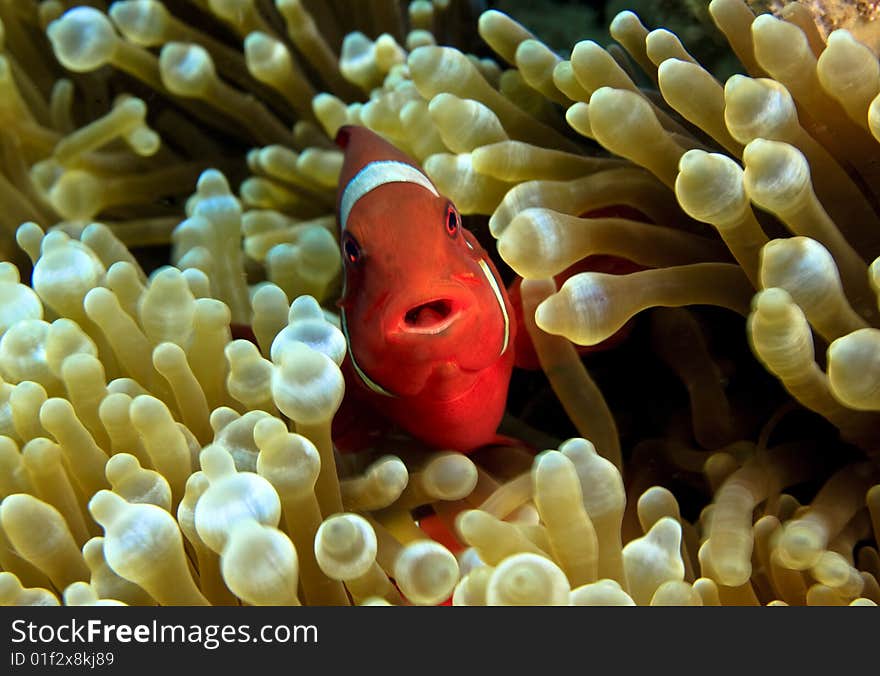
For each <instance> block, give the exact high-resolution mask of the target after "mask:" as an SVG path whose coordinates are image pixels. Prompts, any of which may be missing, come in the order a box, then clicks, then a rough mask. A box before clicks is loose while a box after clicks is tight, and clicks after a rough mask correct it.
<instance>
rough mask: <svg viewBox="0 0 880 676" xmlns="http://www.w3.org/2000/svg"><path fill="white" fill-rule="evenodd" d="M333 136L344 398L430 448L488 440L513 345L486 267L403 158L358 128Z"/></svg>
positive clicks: (450, 210)
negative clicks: (337, 156)
mask: <svg viewBox="0 0 880 676" xmlns="http://www.w3.org/2000/svg"><path fill="white" fill-rule="evenodd" d="M336 142H337V144H338V145H339V146H340V147H342V148H343V150H344V153H345V156H344V160H343V165H342V171H341V175H340V182H339V190H338V195H337V216H338V225H339V235H340V237H339V240H340V250H341V253H342V259H343V270H344V282H343V291H342V298H341V299H340V301H339V312H340V321H341V327H342V331H343V333H344V334H345V338H346V342H347V344H348V354H347V357H346V359H345V362H344V363H343V371H344V373H345V376H346V386H347V387H346V389H347V393H348V394H349V395H351V399H352V400H353V403H354V405H355V406H358V408H361V409H363V408H364V407H365V408H367V409H373V410H375V411H376V412H377V414H378V415H381V416H384V417H385V418H387V419H388V420H390V421H392V422H393V423H395V424H396V425H398V426H399V427H401V428H402V429H403V430H405V431H406V432H408V433H409V434H410V435H412V436H413V437H415V438H417V439H419V440H421V441H423V442H425V443H427V444H429V445H431V446H434V447H438V448H446V449H454V450H458V451H461V452H468V451H471V450H474V449H476V448H479V447H481V446H485V445H487V444H490V443H493V442H494V441H496V440H497V439H498V437H497V435H496V431H497V429H498V425H499V423H500V422H501V418H502V416H503V414H504V409H505V405H506V400H507V390H508V386H509V383H510V377H511V371H512V369H513V365H514V358H515V349H514V343H515V340H516V321H515V316H514V308H513V306H512V305H511V302H510V299H509V297H508V294H507V292H506V290H505V288H504V285H503V283H502V281H501V278H500V276H499V275H498V271H497V270H496V268H495V266H494V265H493V263H492V261H491V260H490V258H489V256H488V254H487V253H486V251H485V250H484V249H483V248H482V246H480V244H479V242H478V241H477V239H476V238H475V237H474V236H473V234H471V233H470V232H469V231H468V230H467V229H466V228H464V227H463V226H462V222H461V215H460V214H459V212H458V210H457V209H456V208H455V205H454V204H453V203H452V201H451V200H450V199H448V198H447V197H444V196H443V195H442V194H440V192H439V190H438V189H437V188H436V186H435V185H434V184H433V182H432V181H431V180H430V179H429V178H428V176H427V175H426V174H425V173H424V172H422V170H421V169H420V168H419V166H418V164H417V163H416V162H415V161H414V160H412V159H411V158H409V157H408V156H407V155H406V154H404V153H403V152H401V151H400V150H398V149H397V148H395V147H394V146H392V145H391V144H390V143H388V142H386V141H385V140H383V139H382V138H381V137H379V136H377V135H376V134H375V133H373V132H371V131H370V130H368V129H366V128H363V127H354V126H344V127H342V128H341V129H340V130H339V133H338V135H337V138H336ZM346 399H349V396H346ZM359 405H365V406H359ZM334 436H335V435H334Z"/></svg>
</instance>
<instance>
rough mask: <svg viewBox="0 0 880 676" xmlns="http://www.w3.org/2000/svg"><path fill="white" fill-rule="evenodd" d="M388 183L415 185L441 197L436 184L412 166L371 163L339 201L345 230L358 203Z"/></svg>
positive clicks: (353, 179)
mask: <svg viewBox="0 0 880 676" xmlns="http://www.w3.org/2000/svg"><path fill="white" fill-rule="evenodd" d="M386 183H415V184H416V185H420V186H422V187H423V188H425V189H426V190H430V191H431V193H432V194H433V195H434V197H439V193H438V192H437V189H436V188H435V187H434V184H433V183H431V181H429V180H428V177H427V176H425V175H424V174H423V173H422V172H421V171H419V170H418V169H416V168H415V167H414V166H412V165H411V164H406V163H405V162H397V161H395V160H381V161H377V162H370V163H368V164H366V165H365V166H364V168H363V169H361V170H360V171H359V172H358V173H357V174H355V175H354V178H352V179H351V180H350V181H349V182H348V185H347V186H345V190H344V191H343V193H342V199H341V200H340V201H339V223H340V225H341V226H342V229H343V230H345V227H346V225H347V223H348V217H349V215H350V214H351V210H352V209H353V208H354V205H355V204H356V203H357V201H358V200H359V199H360V198H361V197H363V196H364V195H366V194H367V193H368V192H370V191H372V190H375V189H376V188H378V187H379V186H382V185H385V184H386Z"/></svg>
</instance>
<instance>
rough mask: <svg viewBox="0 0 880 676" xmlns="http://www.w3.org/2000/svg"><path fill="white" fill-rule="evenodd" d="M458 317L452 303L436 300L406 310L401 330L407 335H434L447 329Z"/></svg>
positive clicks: (442, 299) (446, 300) (440, 299)
mask: <svg viewBox="0 0 880 676" xmlns="http://www.w3.org/2000/svg"><path fill="white" fill-rule="evenodd" d="M458 315H459V313H458V311H457V310H456V309H455V308H454V307H453V305H452V301H450V300H448V299H446V298H438V299H436V300H431V301H428V302H426V303H421V304H419V305H416V306H414V307H412V308H410V309H409V310H407V311H406V314H405V315H404V316H403V322H402V325H401V328H402V329H403V330H404V331H407V332H409V333H425V334H436V333H440V332H441V331H444V330H445V329H447V328H448V327H449V326H450V325H451V324H452V323H453V322H454V321H455V320H456V319H457V318H458Z"/></svg>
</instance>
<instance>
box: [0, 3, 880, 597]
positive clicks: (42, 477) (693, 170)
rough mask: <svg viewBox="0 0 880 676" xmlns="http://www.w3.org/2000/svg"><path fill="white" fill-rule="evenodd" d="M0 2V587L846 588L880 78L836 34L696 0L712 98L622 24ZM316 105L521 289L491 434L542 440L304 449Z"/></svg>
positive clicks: (317, 217) (316, 260) (319, 279)
mask: <svg viewBox="0 0 880 676" xmlns="http://www.w3.org/2000/svg"><path fill="white" fill-rule="evenodd" d="M14 5H15V6H14V7H13V3H5V4H4V3H0V21H2V29H3V30H2V39H0V48H2V49H0V119H2V121H3V122H4V125H3V129H2V131H0V150H2V160H3V162H2V174H0V191H2V192H0V195H2V198H3V201H4V207H5V208H4V210H3V212H2V214H0V256H2V258H3V259H4V261H3V262H0V376H2V380H0V498H2V502H0V571H2V572H0V603H2V604H7V605H58V604H60V603H62V602H63V603H66V604H68V605H79V604H119V603H122V604H129V605H155V604H160V605H203V604H214V605H238V604H248V605H272V604H286V605H296V604H300V603H305V604H322V605H348V604H351V603H358V604H369V605H379V604H424V605H431V604H439V603H444V602H451V603H452V604H453V605H485V604H490V605H491V604H513V605H534V604H542V605H764V604H774V605H779V604H791V605H794V604H809V605H874V604H876V603H880V585H878V579H880V555H878V550H877V542H878V536H880V484H878V467H877V459H878V455H880V454H878V451H880V424H878V422H880V417H878V412H880V385H878V383H880V337H878V336H880V333H878V328H877V327H878V326H880V315H878V296H877V294H878V292H880V267H878V266H880V263H878V262H877V261H880V258H877V256H878V255H880V237H878V235H877V232H878V225H880V223H878V220H880V206H878V205H880V195H878V194H877V193H876V190H875V189H874V187H873V186H874V185H875V184H876V167H875V164H876V156H877V146H876V143H877V141H878V139H880V112H878V111H880V95H878V94H880V66H878V61H877V58H876V57H875V55H874V54H873V53H872V52H871V50H870V49H869V48H868V47H866V46H864V45H863V44H861V43H860V42H858V41H857V40H856V39H854V38H853V36H852V35H851V34H850V33H848V32H847V31H846V30H845V29H839V30H836V31H834V32H831V33H830V34H828V35H827V36H826V35H824V34H823V33H821V32H820V31H819V29H818V28H817V25H816V24H815V23H814V21H813V19H812V18H811V17H810V16H809V14H808V13H807V12H806V10H805V8H804V7H803V6H801V5H798V4H791V5H788V6H785V7H784V8H781V9H780V10H779V14H780V17H775V16H772V15H770V14H762V15H760V16H758V17H755V15H754V14H753V13H752V11H751V10H750V9H749V7H748V6H747V5H746V3H744V2H742V1H740V0H712V2H711V3H709V12H710V14H711V17H712V19H713V20H714V21H715V23H716V24H717V26H718V28H720V29H721V31H722V33H723V34H724V35H725V36H726V37H727V39H728V41H729V42H730V46H731V47H732V49H733V51H734V52H735V53H736V55H737V57H738V58H739V60H740V61H741V63H742V65H743V67H744V72H745V73H747V75H746V74H737V75H734V76H732V77H730V78H729V79H728V80H727V81H726V83H724V84H722V83H721V82H719V81H717V80H716V79H715V77H714V76H713V75H712V74H711V73H710V72H708V71H707V70H705V69H704V68H702V67H701V66H700V65H699V63H697V61H696V60H695V59H694V57H692V56H691V55H690V54H689V53H688V52H687V51H686V50H685V47H684V46H683V45H682V44H681V42H680V41H679V40H678V38H677V37H676V36H675V35H673V34H672V33H671V32H669V31H667V30H664V29H662V28H661V29H657V30H653V31H649V30H648V29H647V28H645V27H644V26H643V24H642V23H641V21H640V20H639V18H638V17H636V15H635V14H633V13H631V12H622V13H620V14H618V15H617V16H616V17H615V18H614V20H613V21H612V23H611V34H612V36H613V37H614V39H615V40H616V41H617V42H618V43H619V45H617V44H616V45H613V46H611V47H609V48H608V49H605V48H602V47H601V46H599V45H598V44H597V43H595V42H593V41H582V42H579V43H578V44H576V45H575V46H574V48H573V49H572V50H571V52H570V55H569V56H568V58H563V56H561V55H560V54H557V53H556V52H554V51H553V50H552V49H551V48H550V47H548V46H547V45H546V44H544V43H543V42H541V40H540V39H538V38H537V37H536V36H535V35H533V34H532V33H531V32H529V30H528V29H526V28H525V27H523V26H521V25H520V24H518V23H517V22H516V21H514V20H513V19H512V18H510V17H509V16H507V15H505V14H502V13H500V12H497V11H487V12H484V13H483V14H482V15H481V16H479V18H478V19H477V17H474V16H471V15H470V13H469V8H470V6H471V5H470V3H464V2H455V1H454V0H453V1H452V2H449V1H444V2H440V1H439V0H435V1H434V2H433V3H432V2H425V1H424V0H415V1H414V2H411V3H409V4H408V5H406V7H402V6H401V4H400V3H398V2H397V1H396V0H375V1H372V2H369V3H348V2H344V1H342V0H339V1H334V2H309V1H307V0H276V1H275V2H274V3H267V2H256V1H255V0H235V1H231V0H223V1H221V0H199V1H198V2H189V3H182V2H181V3H160V2H155V1H154V0H124V1H123V0H120V1H117V2H114V3H112V4H111V5H110V6H109V7H107V6H106V5H105V3H103V2H101V1H95V2H91V3H88V4H86V3H83V4H79V3H72V2H60V1H59V0H45V1H43V2H24V3H14ZM273 5H274V6H273ZM349 10H351V11H349ZM194 26H200V27H199V28H195V27H194ZM475 27H476V30H477V31H478V33H479V36H480V37H481V38H482V41H483V42H484V43H485V45H488V49H487V48H486V47H485V46H484V45H483V44H482V43H481V42H479V41H478V40H477V39H476V37H475V33H474V28H475ZM441 44H442V45H444V46H440V45H441ZM456 45H457V46H456ZM621 47H622V48H621ZM462 50H473V51H475V52H476V53H469V52H467V51H462ZM490 50H491V52H492V53H493V55H491V56H490ZM636 67H638V69H640V71H639V72H637V69H636ZM655 86H656V88H658V89H659V94H658V93H657V92H656V91H655V90H654V87H655ZM345 124H359V125H363V126H366V127H368V128H370V129H372V130H373V131H374V132H376V133H378V134H380V135H381V136H382V137H383V138H385V139H387V140H388V141H390V142H391V143H393V144H395V145H396V146H397V147H399V148H400V149H401V150H403V151H405V152H407V153H409V154H410V155H412V156H413V157H414V158H415V159H416V160H418V161H419V162H420V163H421V164H422V165H423V167H424V170H425V171H426V173H427V174H428V175H429V176H430V177H431V179H432V180H433V181H434V182H435V184H436V185H437V186H438V187H439V188H440V189H441V191H442V192H444V193H445V194H447V195H448V196H449V197H450V198H451V199H453V200H454V201H455V203H456V205H457V206H458V208H459V210H460V211H461V212H462V213H463V214H465V215H466V216H467V217H468V219H469V225H470V226H471V227H472V228H473V229H474V231H475V233H476V234H477V235H478V236H479V237H481V238H482V239H483V241H484V244H485V245H487V246H488V245H489V244H490V243H491V242H492V239H493V238H494V239H496V240H497V254H498V257H499V263H501V262H503V263H504V264H506V265H507V266H509V270H506V272H511V273H516V274H517V275H519V276H521V277H522V278H523V280H524V281H523V282H522V286H521V289H520V292H521V300H522V308H523V320H524V323H525V327H526V330H527V332H528V334H529V336H530V337H531V340H532V343H533V344H534V347H535V351H536V353H537V357H538V361H539V362H540V365H541V369H542V371H541V372H539V373H536V374H526V375H522V376H521V377H520V376H517V377H516V378H515V380H514V391H513V392H512V394H511V397H510V406H509V409H510V415H509V417H508V419H507V420H506V421H505V425H506V430H505V431H507V432H508V433H510V434H511V435H512V436H520V437H522V438H523V440H524V441H526V442H527V443H528V444H531V445H532V446H534V447H535V449H536V450H541V451H543V452H540V453H537V455H536V454H535V453H534V452H532V451H529V450H525V449H524V447H523V446H515V445H514V446H510V447H490V448H486V449H482V450H480V451H478V452H476V453H474V454H472V455H469V456H465V455H461V454H457V453H450V452H444V451H442V450H436V449H434V450H431V449H426V448H423V447H422V446H421V445H420V444H419V443H418V442H415V441H413V440H411V439H408V438H404V437H399V436H391V437H389V438H386V439H383V440H381V441H377V442H376V443H375V444H374V445H373V446H372V447H370V448H365V449H364V450H363V451H362V452H360V453H357V454H355V455H352V456H339V455H338V454H337V453H336V452H335V448H334V439H333V433H332V427H331V422H332V420H333V418H334V415H335V414H336V412H337V410H338V408H339V407H340V404H341V402H342V400H343V397H344V381H343V378H342V374H341V371H340V365H341V363H342V361H343V359H344V357H345V353H346V344H345V337H344V335H343V333H342V332H341V331H340V329H339V328H338V326H339V319H338V316H337V315H336V314H335V312H334V302H335V300H336V299H337V297H338V294H339V291H340V283H341V270H342V268H341V261H340V256H339V253H338V243H337V239H336V232H335V230H336V224H335V215H334V213H333V210H334V204H335V191H336V188H337V181H338V175H339V172H340V169H341V163H342V151H340V150H339V149H338V148H336V147H335V146H334V145H333V143H332V142H331V139H332V138H334V136H335V134H336V132H337V130H338V129H339V128H340V127H341V126H342V125H345ZM492 248H493V249H494V248H495V247H492ZM493 255H494V251H493ZM597 256H610V257H614V260H623V261H627V262H629V263H630V264H631V265H629V266H628V267H626V270H625V272H623V273H622V274H611V273H609V272H596V271H592V272H591V271H589V269H590V265H589V263H590V261H591V260H595V257H597ZM872 261H873V262H872ZM578 266H580V267H578ZM573 270H574V271H575V272H576V274H571V273H572V271H573ZM583 270H588V271H586V272H584V271H583ZM617 272H620V270H618V271H617ZM554 278H559V279H560V281H562V279H563V278H565V281H564V283H562V284H561V288H559V285H558V283H557V281H555V279H554ZM251 334H252V335H251ZM251 337H252V338H253V339H252V340H251V339H249V338H251ZM611 337H616V338H615V340H616V341H617V342H616V347H615V346H614V344H609V343H606V342H604V341H606V340H607V339H609V338H611ZM600 343H601V344H604V345H606V346H608V345H611V347H609V348H608V349H607V351H605V352H595V353H592V354H590V355H589V356H588V357H587V358H586V359H584V358H583V357H582V356H581V355H580V354H579V352H578V351H577V350H576V348H575V345H582V346H591V345H597V344H600ZM817 348H818V351H817ZM563 439H567V440H565V441H563ZM545 449H546V450H545ZM786 491H787V492H786Z"/></svg>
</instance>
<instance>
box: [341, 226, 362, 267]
mask: <svg viewBox="0 0 880 676" xmlns="http://www.w3.org/2000/svg"><path fill="white" fill-rule="evenodd" d="M342 254H343V256H344V257H345V260H347V261H348V262H349V263H357V262H358V261H359V260H360V259H361V247H360V244H358V243H357V240H356V239H355V238H354V236H353V235H352V234H351V233H348V232H346V233H345V234H344V235H343V236H342Z"/></svg>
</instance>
